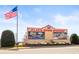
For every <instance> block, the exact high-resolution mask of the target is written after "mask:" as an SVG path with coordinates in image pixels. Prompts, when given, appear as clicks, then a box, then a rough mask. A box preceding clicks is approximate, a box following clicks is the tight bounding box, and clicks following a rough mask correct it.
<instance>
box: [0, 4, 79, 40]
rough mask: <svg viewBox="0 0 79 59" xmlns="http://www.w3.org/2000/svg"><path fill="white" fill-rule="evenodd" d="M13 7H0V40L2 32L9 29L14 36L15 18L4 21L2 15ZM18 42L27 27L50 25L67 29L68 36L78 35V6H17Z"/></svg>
mask: <svg viewBox="0 0 79 59" xmlns="http://www.w3.org/2000/svg"><path fill="white" fill-rule="evenodd" d="M14 7H15V5H4V6H3V5H0V38H1V33H2V31H3V30H6V29H10V30H12V31H13V32H14V34H16V17H14V18H11V19H10V20H6V19H5V17H4V14H5V13H6V12H8V11H10V10H12V9H13V8H14ZM18 20H19V34H18V36H19V39H18V40H19V41H22V40H23V38H24V35H25V32H26V31H27V27H32V26H33V27H43V26H46V25H48V24H49V25H51V26H53V27H56V28H67V29H68V35H70V34H72V33H77V34H78V35H79V6H78V5H19V6H18Z"/></svg>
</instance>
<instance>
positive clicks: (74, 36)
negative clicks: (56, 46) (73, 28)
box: [70, 33, 79, 44]
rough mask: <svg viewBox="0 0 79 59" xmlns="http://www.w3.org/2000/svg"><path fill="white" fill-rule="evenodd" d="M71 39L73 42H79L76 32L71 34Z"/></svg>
mask: <svg viewBox="0 0 79 59" xmlns="http://www.w3.org/2000/svg"><path fill="white" fill-rule="evenodd" d="M70 40H71V43H72V44H79V37H78V36H77V34H75V33H74V34H72V35H71V37H70Z"/></svg>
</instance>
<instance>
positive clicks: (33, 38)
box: [24, 25, 70, 44]
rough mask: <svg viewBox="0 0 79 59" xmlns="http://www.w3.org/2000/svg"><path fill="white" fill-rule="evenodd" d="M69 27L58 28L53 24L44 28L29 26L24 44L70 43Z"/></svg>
mask: <svg viewBox="0 0 79 59" xmlns="http://www.w3.org/2000/svg"><path fill="white" fill-rule="evenodd" d="M67 33H68V30H67V29H57V28H54V27H52V26H51V25H47V26H45V27H42V28H34V27H28V28H27V32H26V33H25V38H24V44H65V43H68V44H70V41H69V39H67V37H68V36H67Z"/></svg>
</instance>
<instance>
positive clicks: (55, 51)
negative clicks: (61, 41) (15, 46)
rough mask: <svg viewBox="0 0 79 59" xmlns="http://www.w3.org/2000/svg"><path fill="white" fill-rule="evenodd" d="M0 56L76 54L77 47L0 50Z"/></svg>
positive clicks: (77, 51) (78, 49) (78, 46)
mask: <svg viewBox="0 0 79 59" xmlns="http://www.w3.org/2000/svg"><path fill="white" fill-rule="evenodd" d="M0 53H1V54H9V53H13V54H16V53H17V54H78V53H79V45H74V46H52V47H51V46H50V47H26V48H21V49H19V50H11V49H6V50H5V49H0Z"/></svg>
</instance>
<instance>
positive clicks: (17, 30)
mask: <svg viewBox="0 0 79 59" xmlns="http://www.w3.org/2000/svg"><path fill="white" fill-rule="evenodd" d="M16 12H17V20H16V43H17V44H16V46H17V49H18V6H17V11H16Z"/></svg>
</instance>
